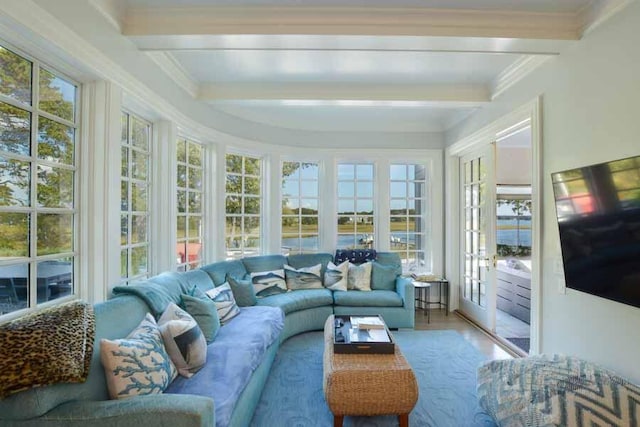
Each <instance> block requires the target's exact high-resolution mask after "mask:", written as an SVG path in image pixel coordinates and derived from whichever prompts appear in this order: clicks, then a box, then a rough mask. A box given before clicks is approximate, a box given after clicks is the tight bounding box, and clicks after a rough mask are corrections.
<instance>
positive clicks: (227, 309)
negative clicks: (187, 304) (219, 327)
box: [205, 283, 240, 325]
mask: <svg viewBox="0 0 640 427" xmlns="http://www.w3.org/2000/svg"><path fill="white" fill-rule="evenodd" d="M205 294H206V295H207V296H208V297H209V298H211V299H212V300H213V302H215V303H216V307H217V308H218V317H219V318H220V323H221V324H223V325H225V324H227V323H229V321H230V320H232V319H233V318H234V317H236V316H237V315H238V314H240V309H239V308H238V305H237V304H236V300H235V299H234V298H233V292H232V291H231V287H230V286H229V284H228V283H223V284H222V285H220V286H216V287H215V288H213V289H210V290H208V291H207V292H205Z"/></svg>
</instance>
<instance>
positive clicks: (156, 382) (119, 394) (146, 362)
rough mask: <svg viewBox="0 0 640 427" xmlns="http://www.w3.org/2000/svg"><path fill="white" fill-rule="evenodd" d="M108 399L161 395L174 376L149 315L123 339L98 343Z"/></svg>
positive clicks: (154, 323)
mask: <svg viewBox="0 0 640 427" xmlns="http://www.w3.org/2000/svg"><path fill="white" fill-rule="evenodd" d="M100 360H102V365H103V366H104V371H105V376H106V380H107V387H108V389H109V397H111V399H123V398H126V397H131V396H136V395H142V394H158V393H162V392H163V391H164V390H165V389H166V388H167V387H168V386H169V384H170V383H171V381H173V379H174V378H175V377H176V376H177V375H178V372H177V371H176V367H175V366H174V365H173V362H172V361H171V359H170V358H169V355H168V354H167V352H166V350H165V348H164V343H163V341H162V335H160V330H159V329H158V325H157V324H156V321H155V319H154V318H153V316H152V315H151V314H149V313H147V315H146V317H145V318H144V319H143V320H142V322H140V324H139V325H138V327H137V328H136V329H134V330H133V331H132V332H131V333H130V334H129V336H128V337H127V338H124V339H117V340H107V339H102V340H100Z"/></svg>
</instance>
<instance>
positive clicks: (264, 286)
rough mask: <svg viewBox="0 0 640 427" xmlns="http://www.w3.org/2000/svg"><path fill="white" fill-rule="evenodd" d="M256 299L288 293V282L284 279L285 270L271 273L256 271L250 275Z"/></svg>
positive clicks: (271, 271)
mask: <svg viewBox="0 0 640 427" xmlns="http://www.w3.org/2000/svg"><path fill="white" fill-rule="evenodd" d="M249 274H250V275H251V282H252V283H253V290H254V291H255V292H256V297H258V298H262V297H268V296H269V295H276V294H281V293H284V292H287V282H286V281H285V277H284V268H282V269H279V270H270V271H255V272H251V273H249Z"/></svg>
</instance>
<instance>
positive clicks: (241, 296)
mask: <svg viewBox="0 0 640 427" xmlns="http://www.w3.org/2000/svg"><path fill="white" fill-rule="evenodd" d="M227 282H228V283H229V286H230V287H231V291H232V292H233V297H234V298H235V299H236V303H237V304H238V306H239V307H251V306H253V305H256V303H257V302H258V299H257V298H256V291H255V290H254V288H253V283H252V282H251V279H237V278H235V277H232V276H227Z"/></svg>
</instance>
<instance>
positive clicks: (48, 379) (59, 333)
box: [0, 301, 96, 399]
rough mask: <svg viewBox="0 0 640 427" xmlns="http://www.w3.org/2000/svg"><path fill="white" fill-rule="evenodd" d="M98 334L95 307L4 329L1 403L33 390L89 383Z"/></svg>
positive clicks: (71, 306)
mask: <svg viewBox="0 0 640 427" xmlns="http://www.w3.org/2000/svg"><path fill="white" fill-rule="evenodd" d="M95 330H96V324H95V315H94V313H93V306H92V305H91V304H89V303H86V302H83V301H73V302H69V303H65V304H60V305H56V306H53V307H49V308H46V309H44V310H41V311H38V312H36V313H32V314H27V315H26V316H23V317H20V318H18V319H15V320H12V321H10V322H6V323H3V324H2V325H0V343H1V344H0V399H3V398H4V397H6V396H8V395H9V394H12V393H17V392H19V391H22V390H26V389H28V388H30V387H38V386H44V385H48V384H56V383H81V382H84V381H86V379H87V377H88V376H89V367H90V364H91V357H92V355H93V342H94V338H95Z"/></svg>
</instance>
